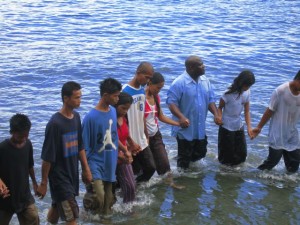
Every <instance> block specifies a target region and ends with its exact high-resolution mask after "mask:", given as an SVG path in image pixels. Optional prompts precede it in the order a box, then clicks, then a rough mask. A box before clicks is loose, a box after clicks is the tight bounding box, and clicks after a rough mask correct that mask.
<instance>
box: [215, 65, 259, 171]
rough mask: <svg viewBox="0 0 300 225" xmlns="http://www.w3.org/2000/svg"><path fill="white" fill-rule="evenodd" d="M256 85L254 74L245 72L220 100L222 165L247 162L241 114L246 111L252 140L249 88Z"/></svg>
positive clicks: (219, 137) (220, 158)
mask: <svg viewBox="0 0 300 225" xmlns="http://www.w3.org/2000/svg"><path fill="white" fill-rule="evenodd" d="M254 83H255V77H254V74H253V73H252V72H251V71H249V70H244V71H242V72H241V73H240V74H239V75H238V76H237V77H236V78H235V79H234V81H233V83H232V85H231V86H230V87H229V88H228V90H227V91H226V92H225V93H224V94H223V95H222V97H221V98H220V103H219V108H218V111H219V115H221V116H222V125H221V126H220V127H219V136H218V160H219V162H220V163H222V164H225V165H229V166H234V165H238V164H240V163H242V162H245V160H246V157H247V145H246V138H245V133H244V124H243V121H242V116H241V114H242V111H243V110H244V115H245V121H246V125H247V130H248V135H249V136H250V137H251V138H252V136H253V135H252V128H251V118H250V112H249V108H250V100H249V99H250V90H249V88H250V87H251V86H252V85H253V84H254Z"/></svg>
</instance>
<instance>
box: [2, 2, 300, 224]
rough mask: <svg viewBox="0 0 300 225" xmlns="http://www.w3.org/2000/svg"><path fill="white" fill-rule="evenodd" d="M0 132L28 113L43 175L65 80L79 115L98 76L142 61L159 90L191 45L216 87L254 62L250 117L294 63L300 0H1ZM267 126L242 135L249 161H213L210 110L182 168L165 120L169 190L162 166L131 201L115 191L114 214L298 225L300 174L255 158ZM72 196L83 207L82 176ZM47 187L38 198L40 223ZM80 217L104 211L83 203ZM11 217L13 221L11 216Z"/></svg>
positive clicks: (123, 72)
mask: <svg viewBox="0 0 300 225" xmlns="http://www.w3.org/2000/svg"><path fill="white" fill-rule="evenodd" d="M0 3H1V4H0V49H1V54H0V97H1V101H0V112H1V118H0V137H1V140H3V139H4V138H6V137H8V136H9V132H8V130H9V129H8V120H9V118H10V117H11V116H12V115H13V114H14V113H16V112H22V113H25V114H28V115H29V116H30V119H31V121H32V125H33V126H32V130H31V134H30V138H31V140H32V142H33V145H34V149H35V170H36V174H37V179H38V180H40V167H41V160H40V152H41V147H42V143H43V140H44V130H45V126H46V123H47V121H48V120H49V118H50V116H51V115H52V114H53V113H54V112H56V111H57V110H59V108H60V107H61V98H60V88H61V86H62V84H63V83H64V82H66V81H69V80H75V81H77V82H79V83H80V84H81V85H82V86H83V99H82V105H81V108H80V109H79V112H80V113H81V116H82V117H84V115H85V113H87V112H88V111H89V110H90V109H91V108H92V107H93V106H94V105H95V104H96V103H97V101H98V99H99V89H98V82H99V81H100V80H102V79H104V78H106V77H109V76H110V77H114V78H117V79H119V80H120V81H121V82H122V83H126V82H128V81H129V79H131V78H132V76H133V75H134V72H135V69H136V67H137V65H138V64H139V63H140V62H141V61H149V62H151V63H153V66H154V67H155V69H156V70H157V71H160V72H161V73H162V74H164V76H165V78H166V84H165V87H164V89H163V90H162V92H161V98H162V103H163V110H164V112H165V114H167V115H170V112H169V110H168V109H167V107H166V105H165V103H164V102H165V97H166V91H167V89H168V87H169V85H170V84H171V82H172V80H173V79H174V78H175V77H177V76H178V75H179V74H181V73H182V72H183V71H184V60H185V59H186V57H187V56H189V55H191V54H195V55H198V56H200V57H202V59H203V61H204V63H205V65H206V75H207V77H209V78H210V80H211V82H212V83H213V84H214V86H215V91H216V96H217V99H219V97H220V95H221V94H222V93H223V92H224V91H225V89H226V88H227V87H228V85H229V84H230V83H231V82H232V80H233V79H234V77H235V76H237V75H238V73H239V72H240V71H241V70H242V69H251V70H252V71H253V72H254V74H255V76H256V83H255V85H254V86H253V87H252V88H251V94H252V95H251V116H252V124H253V126H255V125H256V124H257V123H258V121H259V119H260V117H261V115H262V113H263V112H264V110H265V108H266V106H267V104H268V101H269V98H270V95H271V93H272V91H273V89H274V88H275V87H276V86H278V85H279V84H281V83H283V82H285V81H288V80H291V79H292V78H293V76H294V75H295V74H296V72H297V71H298V70H299V69H300V59H299V57H300V54H299V52H300V51H299V50H300V28H299V27H300V13H299V12H300V2H299V1H284V0H247V1H246V0H229V1H227V0H226V1H225V0H212V1H202V0H186V1H182V0H173V1H172V0H168V1H166V0H161V1H158V0H153V1H146V0H144V1H143V0H136V1H122V0H112V1H95V0H85V1H84V0H82V1H75V0H72V1H71V0H69V1H67V0H66V1H62V0H58V1H51V0H48V1H41V0H18V1H15V0H10V1H5V0H2V1H0ZM267 130H268V125H266V127H265V128H264V129H263V131H262V134H261V135H260V136H259V137H258V138H257V139H255V140H254V141H250V140H247V141H248V153H249V154H248V155H249V156H248V158H247V162H246V163H245V164H244V165H241V166H239V167H237V168H226V167H222V166H220V165H219V163H218V161H217V158H216V157H217V131H218V127H217V126H216V125H214V123H213V120H212V116H211V115H209V116H208V119H207V135H208V138H209V145H208V154H207V157H206V158H205V159H204V160H202V161H201V162H198V163H195V164H193V165H192V167H191V171H190V172H188V173H179V172H178V171H177V170H176V161H175V159H174V157H175V156H176V154H177V153H176V148H177V145H176V141H175V139H174V138H172V137H171V136H170V127H169V126H167V125H164V124H161V131H162V133H163V135H164V140H165V144H166V146H167V149H168V153H169V156H170V162H171V165H172V169H173V171H174V176H175V180H176V182H177V183H179V184H182V185H185V186H186V188H185V189H184V190H181V191H179V190H175V189H173V188H171V187H169V186H168V185H166V184H165V183H164V181H163V180H162V178H160V177H158V176H157V175H155V176H154V178H152V179H151V181H150V182H149V183H148V184H146V185H144V186H141V187H139V190H138V198H137V201H136V202H135V203H134V204H132V205H127V206H126V205H123V204H122V203H121V202H122V201H121V198H120V197H119V196H118V202H117V203H116V205H115V206H114V217H113V219H112V222H111V223H112V224H151V225H152V224H300V205H299V204H300V189H299V182H300V181H299V173H296V174H294V175H286V174H285V169H284V165H283V163H282V162H280V164H279V165H278V166H277V167H276V168H275V169H274V170H273V171H271V172H260V171H257V170H256V169H255V168H256V167H257V166H258V165H259V164H260V163H261V162H262V160H263V159H264V158H265V157H266V156H267V151H268V148H267V147H268V143H267ZM80 188H81V192H80V196H79V197H78V202H79V204H80V206H82V196H83V194H84V186H83V185H82V184H81V186H80ZM50 202H51V200H50V197H49V193H48V195H47V196H46V198H45V199H44V200H43V201H40V200H37V206H38V207H39V210H40V216H41V221H42V224H45V223H46V222H45V221H46V214H47V209H48V207H49V206H50ZM80 223H81V224H97V223H99V219H98V218H97V217H93V216H91V215H89V214H87V213H86V212H84V211H83V210H81V216H80ZM12 224H17V222H16V219H15V218H14V220H13V222H12Z"/></svg>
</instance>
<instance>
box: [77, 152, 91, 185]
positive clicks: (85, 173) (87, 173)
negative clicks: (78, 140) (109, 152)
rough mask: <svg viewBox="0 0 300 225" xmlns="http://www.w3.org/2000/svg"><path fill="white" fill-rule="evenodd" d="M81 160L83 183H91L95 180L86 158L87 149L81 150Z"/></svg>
mask: <svg viewBox="0 0 300 225" xmlns="http://www.w3.org/2000/svg"><path fill="white" fill-rule="evenodd" d="M79 161H80V164H81V169H82V175H81V177H82V181H83V183H85V184H88V183H91V182H92V180H93V177H92V173H91V170H90V167H89V164H88V162H87V159H86V153H85V150H81V151H80V152H79Z"/></svg>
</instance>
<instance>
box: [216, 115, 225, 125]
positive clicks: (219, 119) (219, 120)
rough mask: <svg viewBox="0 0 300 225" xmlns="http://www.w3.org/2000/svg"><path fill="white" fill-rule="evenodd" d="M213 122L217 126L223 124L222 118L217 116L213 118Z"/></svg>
mask: <svg viewBox="0 0 300 225" xmlns="http://www.w3.org/2000/svg"><path fill="white" fill-rule="evenodd" d="M214 121H215V124H217V125H219V126H220V125H222V124H223V122H222V117H221V116H219V115H216V116H214Z"/></svg>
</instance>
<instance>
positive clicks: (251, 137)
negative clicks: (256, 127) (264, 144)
mask: <svg viewBox="0 0 300 225" xmlns="http://www.w3.org/2000/svg"><path fill="white" fill-rule="evenodd" d="M252 131H253V130H252V128H248V129H247V132H248V136H249V137H250V139H251V140H252V139H254V134H253V132H252Z"/></svg>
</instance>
